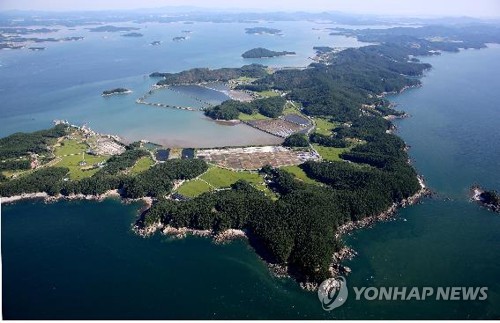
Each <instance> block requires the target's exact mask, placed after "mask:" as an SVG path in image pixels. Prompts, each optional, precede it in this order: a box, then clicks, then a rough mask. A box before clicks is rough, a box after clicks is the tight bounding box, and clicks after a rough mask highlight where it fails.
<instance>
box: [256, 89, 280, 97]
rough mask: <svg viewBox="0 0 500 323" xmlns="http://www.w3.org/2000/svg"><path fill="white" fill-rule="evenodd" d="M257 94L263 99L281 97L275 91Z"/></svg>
mask: <svg viewBox="0 0 500 323" xmlns="http://www.w3.org/2000/svg"><path fill="white" fill-rule="evenodd" d="M257 94H258V95H259V96H260V97H262V98H270V97H273V96H279V95H280V94H279V93H277V92H274V91H270V90H269V91H260V92H257Z"/></svg>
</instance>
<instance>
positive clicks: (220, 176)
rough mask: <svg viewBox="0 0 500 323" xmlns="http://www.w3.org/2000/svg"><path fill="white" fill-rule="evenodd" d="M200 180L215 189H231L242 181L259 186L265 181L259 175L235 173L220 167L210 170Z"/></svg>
mask: <svg viewBox="0 0 500 323" xmlns="http://www.w3.org/2000/svg"><path fill="white" fill-rule="evenodd" d="M200 178H202V179H204V180H206V181H207V182H208V183H210V184H212V186H213V187H215V188H223V187H229V186H231V185H232V184H234V183H236V182H237V181H238V180H240V179H243V180H245V181H247V182H250V183H253V184H258V183H261V182H263V181H264V179H263V178H262V177H261V176H260V175H259V174H257V173H250V172H245V171H243V172H235V171H232V170H228V169H224V168H220V167H212V168H210V169H209V170H208V171H207V172H206V173H205V174H203V175H201V176H200Z"/></svg>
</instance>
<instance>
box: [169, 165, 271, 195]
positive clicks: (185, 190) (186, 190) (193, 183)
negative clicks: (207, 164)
mask: <svg viewBox="0 0 500 323" xmlns="http://www.w3.org/2000/svg"><path fill="white" fill-rule="evenodd" d="M238 180H245V181H247V182H249V183H250V184H252V186H253V187H255V188H256V189H258V190H259V191H262V192H264V193H265V194H266V195H267V196H270V197H271V198H275V195H274V193H273V192H272V191H271V190H270V189H269V188H268V187H267V185H266V184H265V183H264V178H263V177H262V176H260V175H259V174H258V173H251V172H248V171H242V172H236V171H232V170H228V169H224V168H220V167H211V168H210V169H209V170H208V171H207V172H206V173H204V174H203V175H201V176H200V177H199V178H197V179H193V180H190V181H186V182H185V183H184V184H182V185H181V186H180V187H179V189H178V190H177V193H179V194H181V195H184V196H186V197H196V196H198V195H200V194H202V193H205V192H209V191H211V190H213V189H223V188H228V187H230V186H231V185H232V184H234V183H236V182H237V181H238Z"/></svg>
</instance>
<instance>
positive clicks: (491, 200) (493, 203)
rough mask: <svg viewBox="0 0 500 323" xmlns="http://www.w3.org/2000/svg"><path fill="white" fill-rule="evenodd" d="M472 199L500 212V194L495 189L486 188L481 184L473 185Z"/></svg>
mask: <svg viewBox="0 0 500 323" xmlns="http://www.w3.org/2000/svg"><path fill="white" fill-rule="evenodd" d="M471 194H472V200H473V201H475V202H477V203H479V204H481V205H483V206H484V207H486V208H488V209H490V210H492V211H493V212H499V213H500V194H499V193H498V192H497V191H495V190H484V189H482V188H481V187H480V186H477V185H475V186H472V187H471Z"/></svg>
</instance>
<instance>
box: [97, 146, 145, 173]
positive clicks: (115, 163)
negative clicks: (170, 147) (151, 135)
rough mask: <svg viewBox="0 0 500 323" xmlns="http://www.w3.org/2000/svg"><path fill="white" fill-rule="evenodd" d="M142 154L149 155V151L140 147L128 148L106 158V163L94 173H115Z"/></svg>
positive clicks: (125, 167)
mask: <svg viewBox="0 0 500 323" xmlns="http://www.w3.org/2000/svg"><path fill="white" fill-rule="evenodd" d="M144 156H149V152H147V151H146V150H142V149H129V150H126V151H125V152H124V153H123V154H121V155H115V156H113V157H111V158H110V159H108V160H107V162H106V165H105V166H104V167H103V168H102V169H101V170H99V171H98V172H97V173H96V175H97V176H102V175H116V174H118V173H119V172H123V171H125V170H126V169H128V168H130V167H132V166H134V165H135V163H136V162H137V161H138V160H139V159H141V158H142V157H144Z"/></svg>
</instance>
